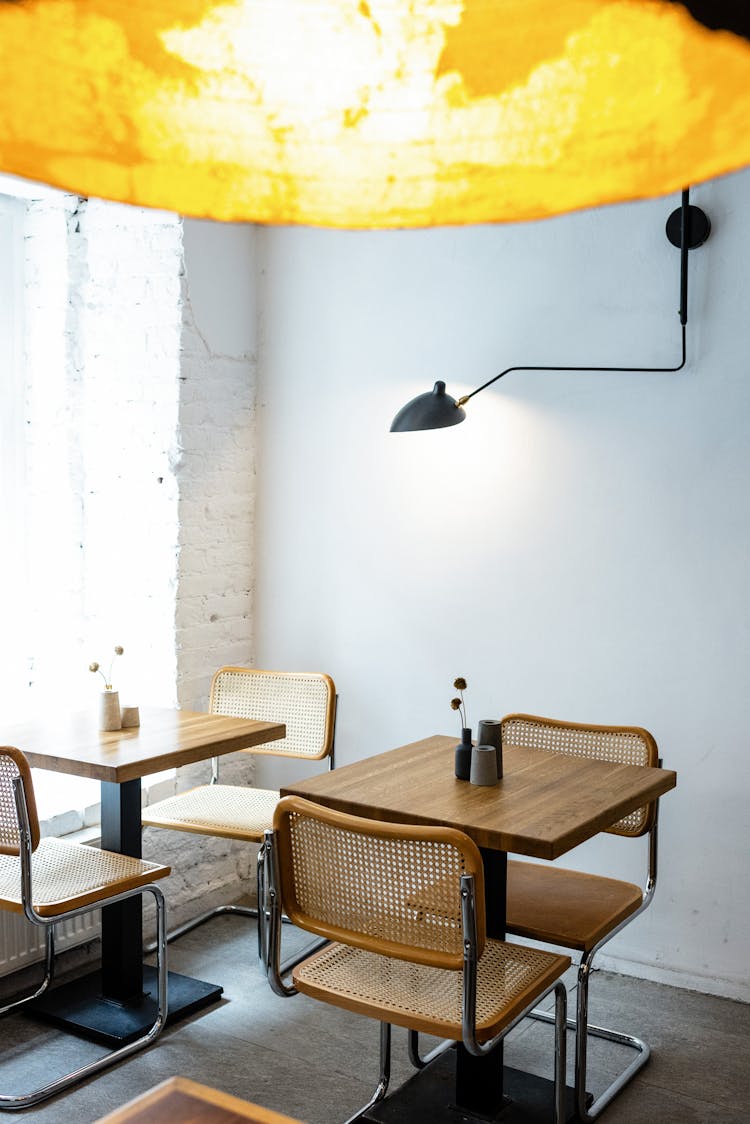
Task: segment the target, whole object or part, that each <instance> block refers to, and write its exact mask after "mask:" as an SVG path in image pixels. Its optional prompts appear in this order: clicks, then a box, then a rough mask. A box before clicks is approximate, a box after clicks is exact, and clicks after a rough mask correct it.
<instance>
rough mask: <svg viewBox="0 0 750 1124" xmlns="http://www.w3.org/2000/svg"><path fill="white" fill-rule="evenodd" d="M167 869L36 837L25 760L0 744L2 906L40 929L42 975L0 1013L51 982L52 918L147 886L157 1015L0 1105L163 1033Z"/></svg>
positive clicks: (35, 1098)
mask: <svg viewBox="0 0 750 1124" xmlns="http://www.w3.org/2000/svg"><path fill="white" fill-rule="evenodd" d="M167 874H169V867H168V866H161V865H159V864H158V863H153V862H146V861H144V860H143V859H136V858H131V857H130V856H129V855H120V854H117V853H115V852H112V851H102V850H99V848H97V847H87V846H84V845H83V844H80V843H69V842H66V841H65V840H63V839H40V838H39V820H38V817H37V811H36V802H35V799H34V787H33V784H32V779H31V770H30V769H29V765H28V762H27V760H26V758H25V757H24V755H23V753H21V751H20V750H18V749H14V748H13V747H11V746H3V747H1V748H0V909H4V910H8V911H10V912H12V913H21V914H23V915H24V916H25V917H26V918H27V920H28V921H30V922H31V923H32V925H37V926H41V927H42V928H43V929H44V931H45V965H44V979H43V980H42V983H41V984H40V986H39V987H38V988H37V989H36V991H34V992H33V994H31V995H25V996H23V997H22V998H20V999H17V1000H15V1001H14V1002H12V1003H8V1004H6V1005H5V1006H4V1007H1V1008H0V1014H5V1013H6V1012H7V1011H10V1010H12V1009H14V1008H16V1007H19V1006H21V1005H22V1004H23V1003H28V1002H30V1001H31V1000H32V999H36V998H38V997H39V996H40V995H42V994H43V992H45V991H46V990H47V988H48V987H49V985H50V982H51V979H52V974H53V968H54V927H55V923H56V922H58V921H65V920H67V919H68V918H71V917H77V916H78V915H79V914H82V913H88V912H90V911H91V910H93V909H100V908H101V907H102V906H105V905H111V904H112V903H113V902H117V901H123V900H124V899H126V898H131V897H134V896H135V895H136V894H144V893H150V894H152V895H153V898H154V900H155V902H156V917H157V944H156V949H157V990H158V1002H157V1012H156V1017H155V1019H154V1022H153V1024H152V1026H151V1027H150V1029H149V1030H148V1031H147V1033H145V1034H143V1035H142V1036H141V1037H140V1038H138V1039H136V1041H135V1042H131V1043H130V1044H128V1045H127V1046H121V1047H119V1048H118V1049H116V1050H113V1051H111V1052H110V1053H109V1054H105V1055H104V1056H103V1057H101V1058H97V1059H96V1060H95V1061H92V1062H89V1063H88V1064H87V1065H84V1066H81V1067H80V1068H79V1069H76V1070H72V1071H71V1072H70V1073H67V1074H65V1076H63V1077H59V1078H56V1079H54V1080H50V1081H48V1082H46V1083H45V1084H44V1085H42V1086H40V1087H39V1088H37V1089H34V1090H32V1091H31V1092H29V1093H18V1094H0V1109H18V1108H27V1107H28V1106H29V1105H33V1104H37V1102H39V1101H43V1100H46V1099H47V1098H48V1097H51V1096H53V1095H54V1094H55V1093H59V1092H60V1091H61V1090H63V1089H66V1088H68V1086H70V1085H72V1084H74V1083H75V1082H77V1081H82V1080H83V1079H84V1078H86V1077H90V1076H91V1075H92V1074H94V1073H97V1072H98V1071H99V1070H101V1069H104V1068H105V1066H110V1065H112V1064H113V1063H114V1062H118V1061H121V1060H122V1059H123V1058H126V1057H128V1056H129V1055H130V1054H133V1053H135V1051H136V1050H141V1049H143V1047H144V1046H148V1045H150V1043H152V1042H153V1041H154V1040H155V1039H156V1038H157V1037H158V1035H159V1034H160V1033H161V1031H162V1028H163V1026H164V1020H165V1018H166V1015H167V940H166V932H167V930H166V921H165V916H166V910H165V905H164V896H163V894H162V892H161V890H160V889H159V888H158V886H155V885H153V883H154V881H155V880H156V879H158V878H164V877H165V876H166V875H167Z"/></svg>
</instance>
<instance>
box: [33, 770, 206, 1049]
mask: <svg viewBox="0 0 750 1124" xmlns="http://www.w3.org/2000/svg"><path fill="white" fill-rule="evenodd" d="M101 794H102V849H103V850H105V851H117V852H118V853H119V854H121V855H132V856H133V857H134V858H137V859H140V858H142V850H141V782H140V780H132V781H125V782H123V783H122V784H114V783H112V782H109V781H102V784H101ZM148 897H149V898H151V895H150V894H149V895H148ZM142 903H143V898H142V896H137V897H133V898H128V899H127V900H126V901H123V902H116V903H115V904H114V905H108V906H105V907H104V909H103V910H102V963H101V970H100V971H96V972H92V973H90V974H89V975H87V976H84V977H83V978H81V979H77V980H71V982H70V983H67V984H63V985H62V986H61V987H55V988H53V989H52V991H50V992H48V993H47V994H45V995H43V996H42V997H41V998H40V999H37V1000H36V1001H35V1002H34V1003H33V1004H30V1005H29V1010H30V1011H33V1013H34V1014H36V1015H39V1017H40V1018H43V1019H45V1021H49V1022H52V1023H54V1024H55V1025H56V1026H61V1027H63V1028H64V1029H66V1030H70V1031H72V1032H73V1033H74V1034H81V1035H83V1036H84V1037H86V1038H91V1039H93V1040H94V1041H95V1042H102V1043H104V1044H105V1045H107V1046H112V1047H117V1046H125V1045H127V1044H128V1043H129V1042H134V1041H135V1040H136V1039H137V1038H140V1037H141V1036H142V1035H143V1034H145V1033H146V1032H147V1031H148V1029H149V1027H151V1026H152V1025H153V1023H154V1019H155V1018H156V1010H157V1000H156V996H157V987H156V969H155V968H150V967H148V966H147V965H144V963H143V928H142V914H143V908H142ZM222 991H223V988H221V987H219V985H218V984H212V983H206V982H205V981H204V980H195V979H193V978H192V977H190V976H182V975H179V974H178V973H177V972H170V973H169V986H168V1015H167V1023H173V1022H176V1021H177V1020H178V1019H181V1018H186V1017H187V1016H188V1015H192V1014H193V1013H194V1012H195V1011H199V1010H200V1009H201V1008H202V1007H208V1006H210V1005H211V1004H212V1003H216V1002H217V1001H218V1000H219V998H220V997H221V994H222Z"/></svg>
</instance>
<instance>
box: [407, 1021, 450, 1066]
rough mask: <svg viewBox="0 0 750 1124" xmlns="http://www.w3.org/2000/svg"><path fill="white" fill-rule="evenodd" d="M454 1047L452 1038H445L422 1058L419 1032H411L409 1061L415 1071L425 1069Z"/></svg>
mask: <svg viewBox="0 0 750 1124" xmlns="http://www.w3.org/2000/svg"><path fill="white" fill-rule="evenodd" d="M454 1045H455V1043H454V1041H453V1039H452V1038H444V1039H443V1041H442V1042H438V1044H437V1046H435V1047H433V1049H432V1050H430V1051H429V1053H427V1054H425V1056H424V1057H422V1055H421V1054H420V1052H419V1031H418V1030H410V1031H409V1039H408V1051H409V1061H410V1062H411V1064H412V1065H413V1066H414V1068H415V1069H424V1067H425V1066H426V1065H429V1064H430V1062H431V1061H434V1060H435V1058H437V1057H439V1056H440V1055H441V1054H444V1053H445V1051H446V1050H450V1048H451V1046H454Z"/></svg>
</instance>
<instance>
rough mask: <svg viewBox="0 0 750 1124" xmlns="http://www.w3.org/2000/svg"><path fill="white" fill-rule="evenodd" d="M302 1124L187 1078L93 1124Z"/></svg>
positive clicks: (171, 1082) (163, 1085)
mask: <svg viewBox="0 0 750 1124" xmlns="http://www.w3.org/2000/svg"><path fill="white" fill-rule="evenodd" d="M247 1121H251V1124H301V1121H299V1120H296V1119H292V1117H291V1116H281V1115H280V1114H279V1113H278V1112H271V1111H270V1110H269V1109H267V1108H261V1107H260V1105H257V1104H251V1103H250V1101H243V1100H241V1099H240V1098H239V1097H232V1096H230V1095H229V1094H228V1093H221V1092H219V1090H218V1089H211V1088H209V1086H208V1085H199V1084H198V1083H197V1082H196V1081H190V1080H189V1079H188V1078H187V1077H170V1078H169V1080H167V1081H163V1082H162V1083H161V1085H156V1086H155V1088H153V1089H149V1091H148V1092H147V1093H144V1094H143V1096H141V1097H136V1098H135V1100H132V1101H129V1102H128V1104H126V1105H123V1106H122V1108H118V1109H115V1111H114V1112H110V1113H108V1115H107V1116H103V1117H101V1119H100V1120H98V1121H97V1122H96V1124H246V1122H247Z"/></svg>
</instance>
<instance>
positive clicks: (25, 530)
mask: <svg viewBox="0 0 750 1124" xmlns="http://www.w3.org/2000/svg"><path fill="white" fill-rule="evenodd" d="M3 190H5V188H4V185H3V183H2V182H1V181H0V192H2V191H3ZM41 191H43V192H44V196H43V198H41V199H37V198H34V199H31V200H29V199H17V198H11V197H9V196H7V195H0V238H1V239H2V241H1V243H0V316H1V317H2V321H1V322H0V328H1V330H0V349H1V350H0V371H1V372H2V382H3V396H2V403H1V405H0V423H1V425H2V429H1V430H0V433H1V436H2V445H1V446H0V512H1V513H2V525H3V531H4V535H3V540H4V542H3V550H2V551H0V598H1V600H0V612H1V614H2V632H1V633H0V709H1V711H2V716H3V723H4V724H9V723H11V722H13V721H16V720H17V721H23V720H24V718H26V717H27V716H29V715H30V714H33V713H38V712H39V710H40V708H46V709H47V710H48V711H52V712H53V713H55V712H64V710H65V709H66V708H67V709H71V710H81V709H85V708H86V707H91V709H92V711H94V710H95V708H96V704H97V697H96V696H97V690H98V684H97V683H95V681H94V677H93V676H92V675H91V674H90V673H89V672H88V664H89V663H90V662H91V661H92V660H94V659H96V660H98V661H99V662H101V663H102V665H103V666H108V661H109V655H110V654H111V651H112V648H113V647H114V645H115V644H123V645H124V647H125V649H126V656H125V658H124V659H123V660H122V661H119V662H120V667H118V669H117V670H118V673H119V674H120V675H121V678H120V679H119V680H117V685H120V686H122V687H123V688H125V689H126V690H127V689H128V687H132V689H133V692H134V694H135V697H134V698H132V701H134V702H140V703H145V702H147V701H148V700H149V699H151V700H155V701H159V702H162V703H165V702H166V703H169V702H172V701H174V684H175V661H176V655H175V637H174V618H175V598H176V573H177V553H178V550H177V543H178V512H177V499H178V496H177V485H176V476H175V472H176V468H177V466H178V464H179V449H178V443H177V421H178V406H179V387H180V347H181V323H182V319H181V318H182V308H181V291H180V270H181V267H182V230H181V225H180V221H179V219H178V218H177V217H176V216H172V215H164V214H161V213H158V212H145V211H139V210H137V209H134V208H127V207H121V206H118V205H116V204H107V203H102V202H100V201H97V200H91V201H86V200H79V199H76V198H75V197H72V196H66V195H64V194H62V193H60V192H53V191H51V190H49V189H41ZM37 194H38V193H37ZM136 670H137V672H138V673H139V674H138V678H136V676H135V674H134V673H135V671H136ZM123 701H125V702H127V701H128V699H127V698H126V699H124V700H123ZM21 748H23V747H21ZM35 786H36V788H37V800H38V804H39V811H40V816H41V817H42V818H47V817H49V816H51V815H54V814H59V813H68V812H70V809H83V808H85V807H86V806H90V805H95V804H97V803H98V800H99V786H98V784H96V783H95V782H91V781H85V780H81V779H79V778H74V777H64V776H62V775H60V774H51V773H45V772H44V771H41V770H40V771H37V773H36V775H35ZM80 821H81V816H80V815H79V816H78V817H77V818H76V817H75V816H73V817H72V818H71V816H69V815H68V816H66V817H64V818H63V821H62V824H61V828H62V830H74V829H75V827H76V826H80Z"/></svg>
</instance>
